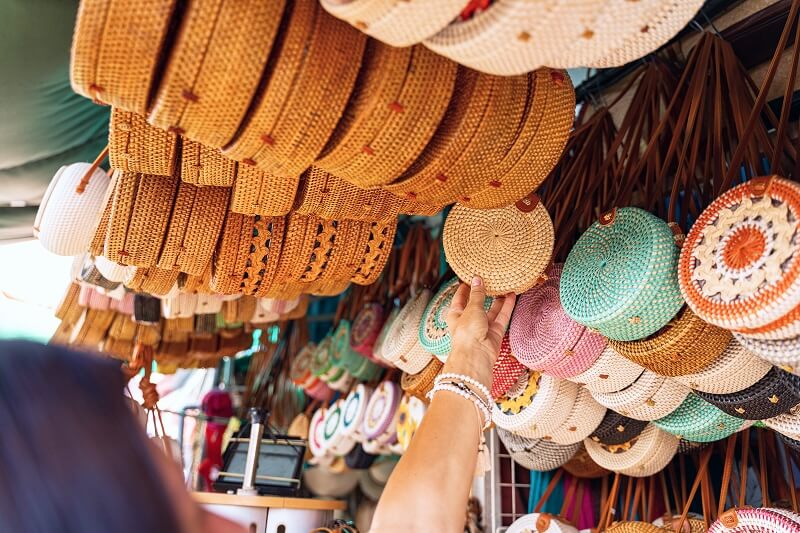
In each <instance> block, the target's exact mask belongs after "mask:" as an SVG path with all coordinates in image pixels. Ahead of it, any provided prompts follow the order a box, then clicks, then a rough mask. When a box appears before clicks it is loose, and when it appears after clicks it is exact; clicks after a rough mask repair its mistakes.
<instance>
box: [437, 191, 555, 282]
mask: <svg viewBox="0 0 800 533" xmlns="http://www.w3.org/2000/svg"><path fill="white" fill-rule="evenodd" d="M554 239H555V233H554V231H553V221H552V220H550V215H549V214H548V213H547V209H545V207H544V205H542V204H541V203H540V202H539V199H538V197H536V196H535V195H531V196H529V197H528V198H526V199H524V200H520V201H519V202H517V204H516V205H514V206H511V207H505V208H501V209H490V210H475V209H469V208H467V207H463V206H461V205H457V206H455V207H453V209H452V210H451V211H450V214H449V215H448V216H447V220H446V221H445V224H444V230H443V236H442V242H443V244H444V252H445V256H446V257H447V262H448V264H449V265H450V266H451V267H453V270H454V271H455V273H456V274H457V275H458V277H459V278H461V279H462V280H467V281H471V280H472V278H473V276H481V278H482V279H483V282H484V285H485V287H486V293H487V294H489V295H492V296H496V295H501V294H508V293H511V292H513V293H516V294H521V293H523V292H525V291H527V290H528V289H530V288H531V287H533V286H534V285H535V284H536V283H537V282H539V281H540V278H541V276H542V274H543V273H544V271H545V269H546V268H547V265H548V263H549V262H550V258H551V256H552V253H553V244H554Z"/></svg>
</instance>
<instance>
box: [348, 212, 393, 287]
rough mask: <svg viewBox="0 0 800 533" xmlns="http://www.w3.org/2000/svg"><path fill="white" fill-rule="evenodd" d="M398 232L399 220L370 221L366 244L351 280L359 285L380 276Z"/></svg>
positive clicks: (373, 281)
mask: <svg viewBox="0 0 800 533" xmlns="http://www.w3.org/2000/svg"><path fill="white" fill-rule="evenodd" d="M396 233H397V220H392V221H390V222H370V223H369V238H368V240H367V244H366V246H365V247H364V248H363V249H362V250H360V251H359V252H358V256H357V257H356V260H355V263H356V264H357V267H356V271H355V273H354V274H353V276H352V277H351V281H352V282H353V283H355V284H357V285H370V284H372V283H375V281H377V279H378V278H379V277H380V275H381V272H383V268H384V267H385V266H386V263H387V262H388V261H389V256H390V255H391V253H392V246H393V245H394V237H395V234H396Z"/></svg>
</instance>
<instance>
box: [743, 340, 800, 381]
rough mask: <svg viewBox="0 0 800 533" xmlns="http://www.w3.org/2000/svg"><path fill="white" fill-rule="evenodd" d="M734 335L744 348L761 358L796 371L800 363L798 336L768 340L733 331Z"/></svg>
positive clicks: (799, 341) (788, 370)
mask: <svg viewBox="0 0 800 533" xmlns="http://www.w3.org/2000/svg"><path fill="white" fill-rule="evenodd" d="M734 337H736V340H737V341H738V342H739V344H741V345H742V346H743V347H744V348H745V349H746V350H748V351H750V352H752V353H754V354H755V355H757V356H759V357H760V358H761V359H764V360H765V361H768V362H770V363H772V364H773V365H776V366H779V367H781V368H782V369H784V370H786V371H787V372H793V373H795V374H796V373H797V370H798V365H800V336H798V337H792V338H790V339H781V340H768V339H754V338H752V337H745V336H744V335H741V334H739V333H734Z"/></svg>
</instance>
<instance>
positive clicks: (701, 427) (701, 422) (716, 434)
mask: <svg viewBox="0 0 800 533" xmlns="http://www.w3.org/2000/svg"><path fill="white" fill-rule="evenodd" d="M653 424H655V425H656V426H658V427H659V428H661V429H663V430H664V431H666V432H667V433H672V434H673V435H675V436H677V437H678V438H682V439H686V440H688V441H692V442H714V441H718V440H722V439H726V438H728V437H729V436H731V435H733V434H734V433H736V432H737V431H739V430H740V429H741V428H742V426H743V425H744V424H745V422H744V420H742V419H741V418H735V417H733V416H730V415H728V414H726V413H724V412H723V411H721V410H720V409H719V408H717V407H715V406H713V405H711V404H710V403H708V402H706V401H705V400H703V399H702V398H700V397H699V396H697V395H696V394H690V395H689V396H687V397H686V399H685V400H684V401H683V403H682V404H681V405H680V407H678V408H677V409H676V410H675V411H673V412H672V413H670V414H669V415H667V416H665V417H664V418H661V419H659V420H656V421H655V422H653Z"/></svg>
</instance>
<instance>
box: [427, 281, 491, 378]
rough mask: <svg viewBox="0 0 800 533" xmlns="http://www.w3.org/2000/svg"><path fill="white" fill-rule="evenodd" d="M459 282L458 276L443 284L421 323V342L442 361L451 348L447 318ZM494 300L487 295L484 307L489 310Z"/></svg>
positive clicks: (432, 299) (428, 306) (431, 301)
mask: <svg viewBox="0 0 800 533" xmlns="http://www.w3.org/2000/svg"><path fill="white" fill-rule="evenodd" d="M459 284H460V281H459V280H458V278H453V279H451V280H450V281H448V282H446V283H445V284H444V285H442V287H441V288H440V289H439V292H437V293H436V294H435V295H434V296H433V298H431V300H430V302H428V305H427V306H426V307H425V312H424V313H423V314H422V320H421V321H420V324H419V343H420V344H421V345H422V347H423V348H425V349H426V350H428V351H429V352H431V353H432V354H433V355H435V356H436V357H438V358H439V359H440V360H441V361H442V362H444V361H446V360H447V356H448V354H449V353H450V348H451V345H450V332H449V331H448V329H447V322H446V321H445V318H446V315H447V312H448V311H449V309H450V302H451V301H452V300H453V295H455V293H456V291H457V290H458V286H459ZM493 301H494V299H493V298H492V297H489V296H487V297H486V299H485V300H484V303H483V308H484V309H485V310H486V311H488V310H489V308H490V307H491V306H492V302H493Z"/></svg>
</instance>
